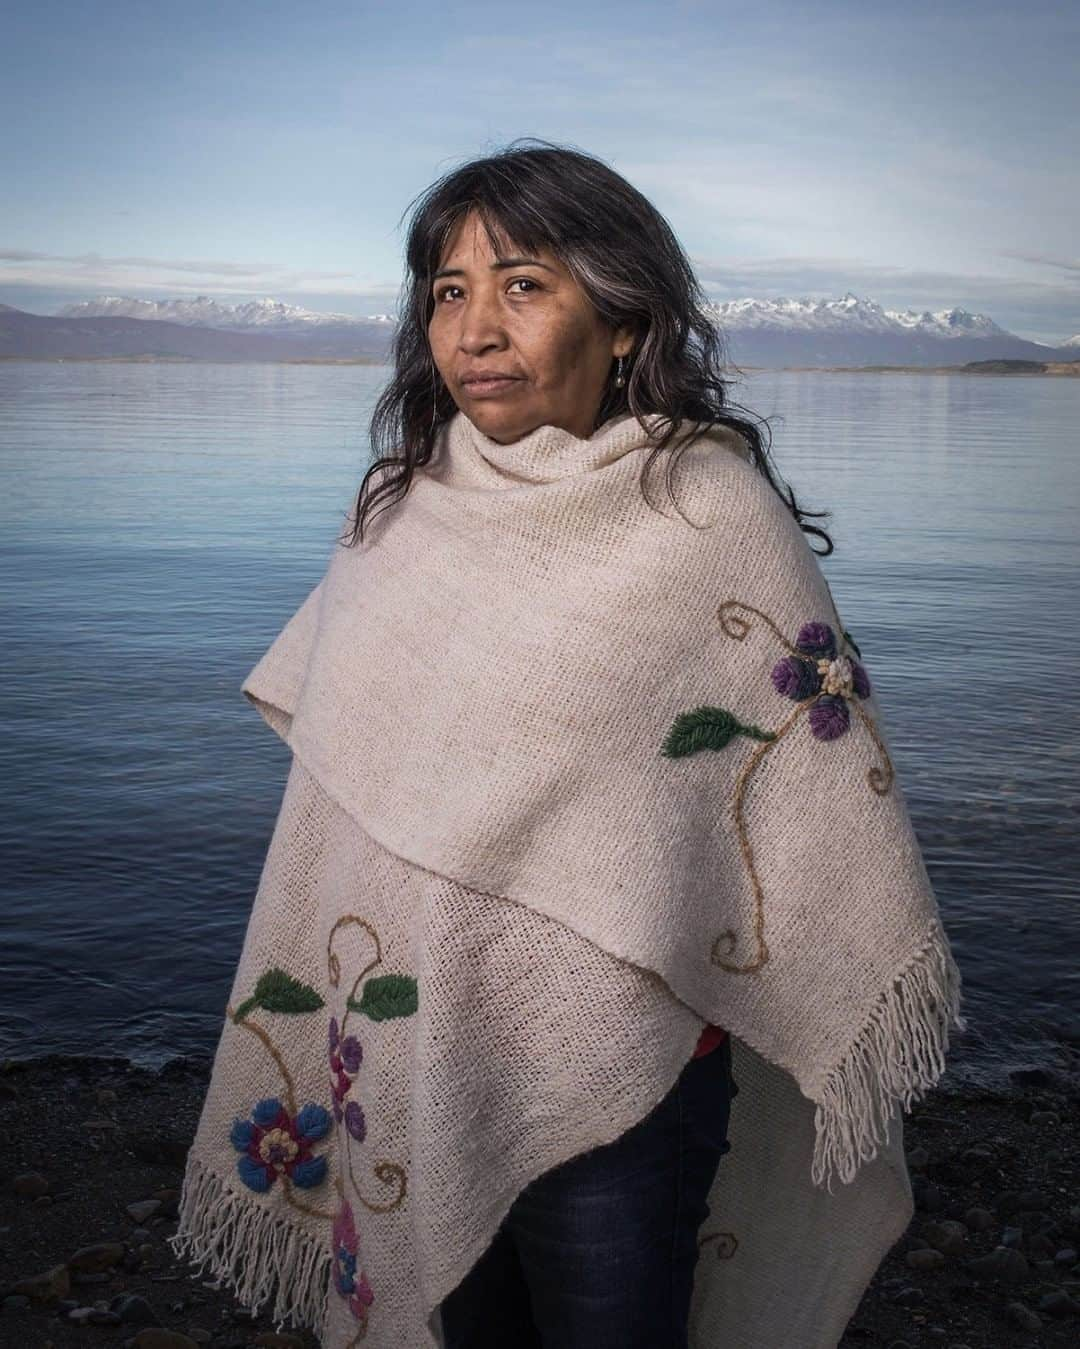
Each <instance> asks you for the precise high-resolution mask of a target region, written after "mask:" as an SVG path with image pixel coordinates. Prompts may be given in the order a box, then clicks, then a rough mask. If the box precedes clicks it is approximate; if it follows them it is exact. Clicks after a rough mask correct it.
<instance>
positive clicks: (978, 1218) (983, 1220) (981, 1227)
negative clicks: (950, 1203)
mask: <svg viewBox="0 0 1080 1349" xmlns="http://www.w3.org/2000/svg"><path fill="white" fill-rule="evenodd" d="M994 1222H995V1218H994V1215H993V1214H992V1213H991V1212H990V1210H989V1209H985V1208H969V1209H968V1211H967V1212H966V1213H965V1214H964V1223H965V1225H966V1226H967V1227H969V1228H970V1229H971V1231H972V1232H985V1231H986V1230H987V1229H988V1228H990V1227H993V1226H994Z"/></svg>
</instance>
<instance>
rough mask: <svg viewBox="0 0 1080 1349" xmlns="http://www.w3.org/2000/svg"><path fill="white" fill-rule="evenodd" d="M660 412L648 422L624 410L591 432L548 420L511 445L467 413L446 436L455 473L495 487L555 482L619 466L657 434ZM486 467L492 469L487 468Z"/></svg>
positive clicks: (451, 425)
mask: <svg viewBox="0 0 1080 1349" xmlns="http://www.w3.org/2000/svg"><path fill="white" fill-rule="evenodd" d="M663 420H664V419H663V417H662V416H660V415H659V414H657V413H648V414H646V415H645V416H644V417H643V418H642V421H643V422H644V423H645V426H646V428H648V435H646V433H645V432H643V430H642V426H641V424H640V423H639V422H638V419H637V417H635V416H634V415H633V414H632V413H623V414H620V415H618V416H615V417H611V418H609V419H608V420H607V421H606V422H604V423H603V425H602V426H600V427H598V428H597V430H596V431H594V432H593V434H592V435H591V436H588V437H585V438H583V437H581V436H576V435H575V434H574V433H573V432H572V431H568V430H566V429H565V428H564V427H561V426H555V425H552V424H550V423H545V424H544V425H542V426H537V427H535V428H534V429H533V430H532V431H529V432H527V433H526V434H525V435H524V436H521V437H519V439H517V440H515V441H512V442H510V443H508V444H503V443H501V442H500V441H497V440H495V439H493V438H492V437H491V436H489V435H486V434H485V433H484V432H483V431H481V430H480V428H479V427H478V426H477V425H476V424H475V422H473V421H472V420H471V418H469V417H468V416H467V415H466V414H465V413H464V412H462V411H460V410H459V411H458V412H456V413H455V414H454V416H453V417H452V418H451V420H450V423H449V425H448V427H447V428H446V434H445V435H444V437H443V440H444V443H446V444H447V445H448V447H449V449H450V454H451V459H452V469H451V472H452V473H455V474H457V475H459V476H460V477H463V478H465V479H468V480H473V481H476V480H480V481H486V482H487V484H488V485H490V486H498V485H502V486H505V487H512V486H514V485H515V484H516V483H549V482H556V481H558V480H559V479H561V478H569V477H574V476H576V475H578V474H582V473H590V472H593V471H595V470H596V469H601V468H604V467H606V466H607V465H608V464H613V463H615V462H616V461H617V460H619V459H622V458H623V456H624V455H627V454H630V453H631V452H632V451H635V450H640V449H641V448H642V446H643V443H644V442H645V441H646V440H648V439H649V437H650V436H652V435H654V434H655V433H656V431H657V429H658V428H659V427H660V425H661V424H662V422H663ZM485 470H486V472H485Z"/></svg>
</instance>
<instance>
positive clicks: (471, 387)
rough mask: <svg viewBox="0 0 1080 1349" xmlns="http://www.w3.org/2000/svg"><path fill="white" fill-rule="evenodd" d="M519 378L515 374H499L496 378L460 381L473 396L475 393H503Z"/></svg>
mask: <svg viewBox="0 0 1080 1349" xmlns="http://www.w3.org/2000/svg"><path fill="white" fill-rule="evenodd" d="M520 383H521V380H520V379H518V378H517V377H516V376H510V375H506V376H500V377H499V378H498V379H469V380H465V381H463V383H462V387H463V388H464V389H465V392H466V393H468V394H470V395H472V396H473V397H475V396H476V395H477V394H492V393H504V392H505V391H506V390H507V389H510V388H512V387H513V386H514V385H515V384H520Z"/></svg>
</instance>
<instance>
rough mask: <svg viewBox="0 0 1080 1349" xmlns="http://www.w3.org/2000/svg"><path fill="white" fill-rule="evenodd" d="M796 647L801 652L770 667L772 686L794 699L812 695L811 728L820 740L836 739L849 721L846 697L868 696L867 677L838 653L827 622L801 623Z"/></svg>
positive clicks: (849, 658) (855, 662) (858, 664)
mask: <svg viewBox="0 0 1080 1349" xmlns="http://www.w3.org/2000/svg"><path fill="white" fill-rule="evenodd" d="M795 646H796V648H797V649H798V650H799V652H800V653H801V655H799V656H785V657H784V658H783V660H779V661H777V663H776V664H775V665H774V666H773V669H772V682H773V687H774V688H775V689H776V691H777V693H782V694H784V696H785V697H787V698H792V699H794V700H795V701H796V702H802V701H803V700H804V699H807V698H815V701H814V704H813V706H812V707H811V708H810V711H809V718H810V731H811V733H812V734H813V735H815V736H816V737H817V738H818V739H819V740H835V739H836V738H837V736H841V735H843V734H844V732H845V731H846V730H847V729H848V727H849V725H850V724H851V714H850V712H849V711H848V705H847V700H848V699H850V698H853V697H856V698H868V697H869V696H870V679H869V676H868V675H867V673H866V670H865V669H864V668H863V666H862V664H861V662H859V661H858V660H856V659H855V657H854V656H842V655H840V654H839V652H838V649H837V641H836V634H835V633H834V632H833V630H832V628H830V627H829V625H828V623H804V624H803V625H802V627H801V628H800V629H799V635H798V637H797V638H796V639H795ZM804 657H805V659H804Z"/></svg>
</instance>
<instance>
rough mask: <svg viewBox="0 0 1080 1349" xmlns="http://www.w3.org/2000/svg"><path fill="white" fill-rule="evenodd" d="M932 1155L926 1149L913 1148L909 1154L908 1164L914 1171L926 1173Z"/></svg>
mask: <svg viewBox="0 0 1080 1349" xmlns="http://www.w3.org/2000/svg"><path fill="white" fill-rule="evenodd" d="M929 1160H930V1154H929V1153H928V1152H927V1150H926V1149H925V1148H912V1149H911V1151H910V1152H909V1153H908V1154H907V1164H908V1166H909V1167H910V1168H911V1169H912V1171H925V1170H926V1165H927V1163H928V1162H929Z"/></svg>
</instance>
